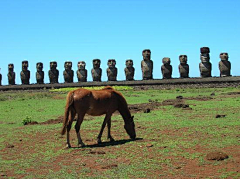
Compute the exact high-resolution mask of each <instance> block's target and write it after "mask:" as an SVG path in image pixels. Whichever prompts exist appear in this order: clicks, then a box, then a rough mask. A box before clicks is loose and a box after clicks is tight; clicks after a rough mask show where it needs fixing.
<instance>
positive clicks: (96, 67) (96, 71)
mask: <svg viewBox="0 0 240 179" xmlns="http://www.w3.org/2000/svg"><path fill="white" fill-rule="evenodd" d="M100 64H101V61H100V60H99V59H93V69H92V70H91V73H92V79H93V81H102V80H101V78H102V69H101V68H100Z"/></svg>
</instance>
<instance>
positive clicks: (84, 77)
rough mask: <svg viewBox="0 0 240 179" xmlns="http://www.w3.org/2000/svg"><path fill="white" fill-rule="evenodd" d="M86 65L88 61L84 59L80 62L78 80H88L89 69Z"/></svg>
mask: <svg viewBox="0 0 240 179" xmlns="http://www.w3.org/2000/svg"><path fill="white" fill-rule="evenodd" d="M85 67H86V63H85V62H84V61H80V62H78V70H77V77H78V82H86V81H87V70H86V69H85Z"/></svg>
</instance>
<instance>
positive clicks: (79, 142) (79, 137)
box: [75, 115, 85, 147]
mask: <svg viewBox="0 0 240 179" xmlns="http://www.w3.org/2000/svg"><path fill="white" fill-rule="evenodd" d="M83 118H84V115H78V119H77V123H76V125H75V130H76V133H77V138H78V147H85V144H84V143H83V141H82V138H81V135H80V128H81V124H82V122H83Z"/></svg>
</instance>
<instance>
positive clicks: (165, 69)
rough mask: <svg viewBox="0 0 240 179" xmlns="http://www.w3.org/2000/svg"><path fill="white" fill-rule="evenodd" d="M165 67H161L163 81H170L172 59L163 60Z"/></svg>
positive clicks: (165, 58)
mask: <svg viewBox="0 0 240 179" xmlns="http://www.w3.org/2000/svg"><path fill="white" fill-rule="evenodd" d="M162 63H163V65H162V66H161V71H162V76H163V79H170V78H172V65H170V63H171V61H170V58H168V57H164V58H163V59H162Z"/></svg>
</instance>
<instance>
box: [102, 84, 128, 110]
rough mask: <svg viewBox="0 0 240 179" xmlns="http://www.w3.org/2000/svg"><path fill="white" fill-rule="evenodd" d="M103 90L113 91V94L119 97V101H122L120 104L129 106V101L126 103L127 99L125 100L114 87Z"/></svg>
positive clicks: (106, 87)
mask: <svg viewBox="0 0 240 179" xmlns="http://www.w3.org/2000/svg"><path fill="white" fill-rule="evenodd" d="M103 90H111V91H112V93H113V94H115V95H116V96H117V97H118V100H119V101H120V103H121V104H122V105H125V106H127V101H126V99H125V98H124V96H123V95H122V94H121V93H120V92H118V91H116V90H115V89H114V88H113V87H111V86H105V87H104V88H103Z"/></svg>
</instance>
